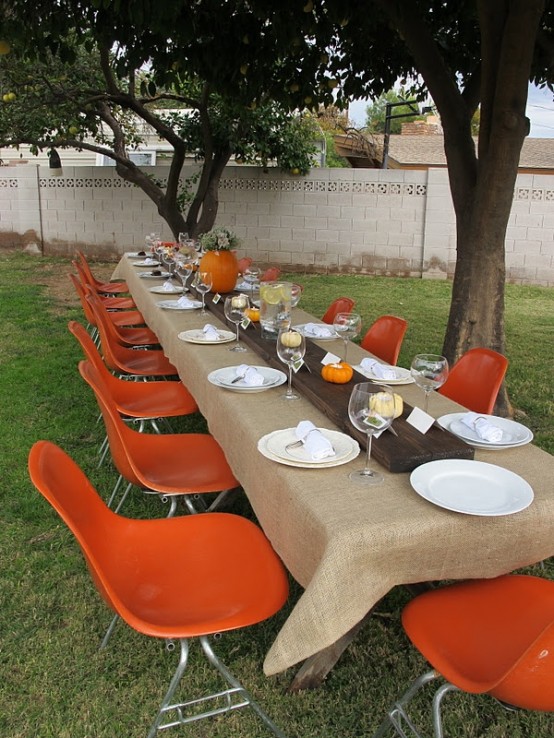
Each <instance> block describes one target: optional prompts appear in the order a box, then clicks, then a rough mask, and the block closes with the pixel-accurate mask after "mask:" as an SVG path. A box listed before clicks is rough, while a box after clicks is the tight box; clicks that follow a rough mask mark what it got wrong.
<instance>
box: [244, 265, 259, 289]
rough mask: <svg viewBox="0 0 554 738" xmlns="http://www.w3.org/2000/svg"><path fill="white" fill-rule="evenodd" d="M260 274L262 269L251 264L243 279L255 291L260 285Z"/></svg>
mask: <svg viewBox="0 0 554 738" xmlns="http://www.w3.org/2000/svg"><path fill="white" fill-rule="evenodd" d="M260 274H261V271H260V268H259V267H257V266H255V265H254V264H250V266H249V267H246V269H245V270H244V272H243V273H242V278H243V279H244V281H245V282H246V283H247V284H248V285H249V286H250V289H251V290H254V289H256V287H258V285H259V284H260Z"/></svg>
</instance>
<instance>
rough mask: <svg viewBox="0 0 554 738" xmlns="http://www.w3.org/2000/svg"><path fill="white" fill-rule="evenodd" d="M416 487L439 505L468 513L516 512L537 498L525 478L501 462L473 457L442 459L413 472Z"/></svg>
mask: <svg viewBox="0 0 554 738" xmlns="http://www.w3.org/2000/svg"><path fill="white" fill-rule="evenodd" d="M410 484H411V485H412V487H413V489H414V490H415V491H416V492H417V493H418V495H420V496H421V497H423V499H425V500H427V501H428V502H432V503H433V504H434V505H438V507H442V508H444V509H445V510H452V511H453V512H459V513H465V514H466V515H482V516H494V515H512V514H513V513H517V512H520V511H521V510H525V508H526V507H528V506H529V505H530V504H531V502H532V501H533V497H534V495H533V489H532V487H531V485H530V484H528V483H527V482H526V481H525V479H522V477H520V476H518V475H517V474H514V472H511V471H509V470H508V469H503V468H502V467H501V466H495V465H494V464H487V463H485V462H484V461H471V460H469V459H440V460H439V461H430V462H428V463H427V464H422V465H421V466H418V467H417V468H416V469H414V471H413V472H412V473H411V474H410Z"/></svg>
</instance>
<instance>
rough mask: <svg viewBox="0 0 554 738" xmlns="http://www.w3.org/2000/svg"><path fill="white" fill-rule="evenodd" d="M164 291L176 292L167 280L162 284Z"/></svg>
mask: <svg viewBox="0 0 554 738" xmlns="http://www.w3.org/2000/svg"><path fill="white" fill-rule="evenodd" d="M162 290H163V291H164V292H175V291H176V290H175V286H174V284H173V283H172V281H171V280H170V279H166V280H165V282H164V283H163V284H162Z"/></svg>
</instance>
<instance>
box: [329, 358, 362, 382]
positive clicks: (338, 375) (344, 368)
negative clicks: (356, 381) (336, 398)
mask: <svg viewBox="0 0 554 738" xmlns="http://www.w3.org/2000/svg"><path fill="white" fill-rule="evenodd" d="M321 376H322V377H323V379H324V380H325V381H326V382H332V383H333V384H346V383H347V382H350V380H351V379H352V377H353V376H354V370H353V369H352V367H351V366H350V364H346V363H345V362H344V361H339V362H337V363H335V364H326V365H325V366H324V367H323V369H322V370H321Z"/></svg>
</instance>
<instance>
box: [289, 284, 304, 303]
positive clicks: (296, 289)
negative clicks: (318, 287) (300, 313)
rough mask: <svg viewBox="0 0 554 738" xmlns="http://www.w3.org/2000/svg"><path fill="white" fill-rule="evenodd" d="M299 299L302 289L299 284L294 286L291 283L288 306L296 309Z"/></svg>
mask: <svg viewBox="0 0 554 738" xmlns="http://www.w3.org/2000/svg"><path fill="white" fill-rule="evenodd" d="M301 297H302V287H301V286H300V285H299V284H295V283H294V282H293V283H292V285H291V289H290V306H291V307H293V308H294V307H296V306H297V305H298V303H299V302H300V298H301Z"/></svg>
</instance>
